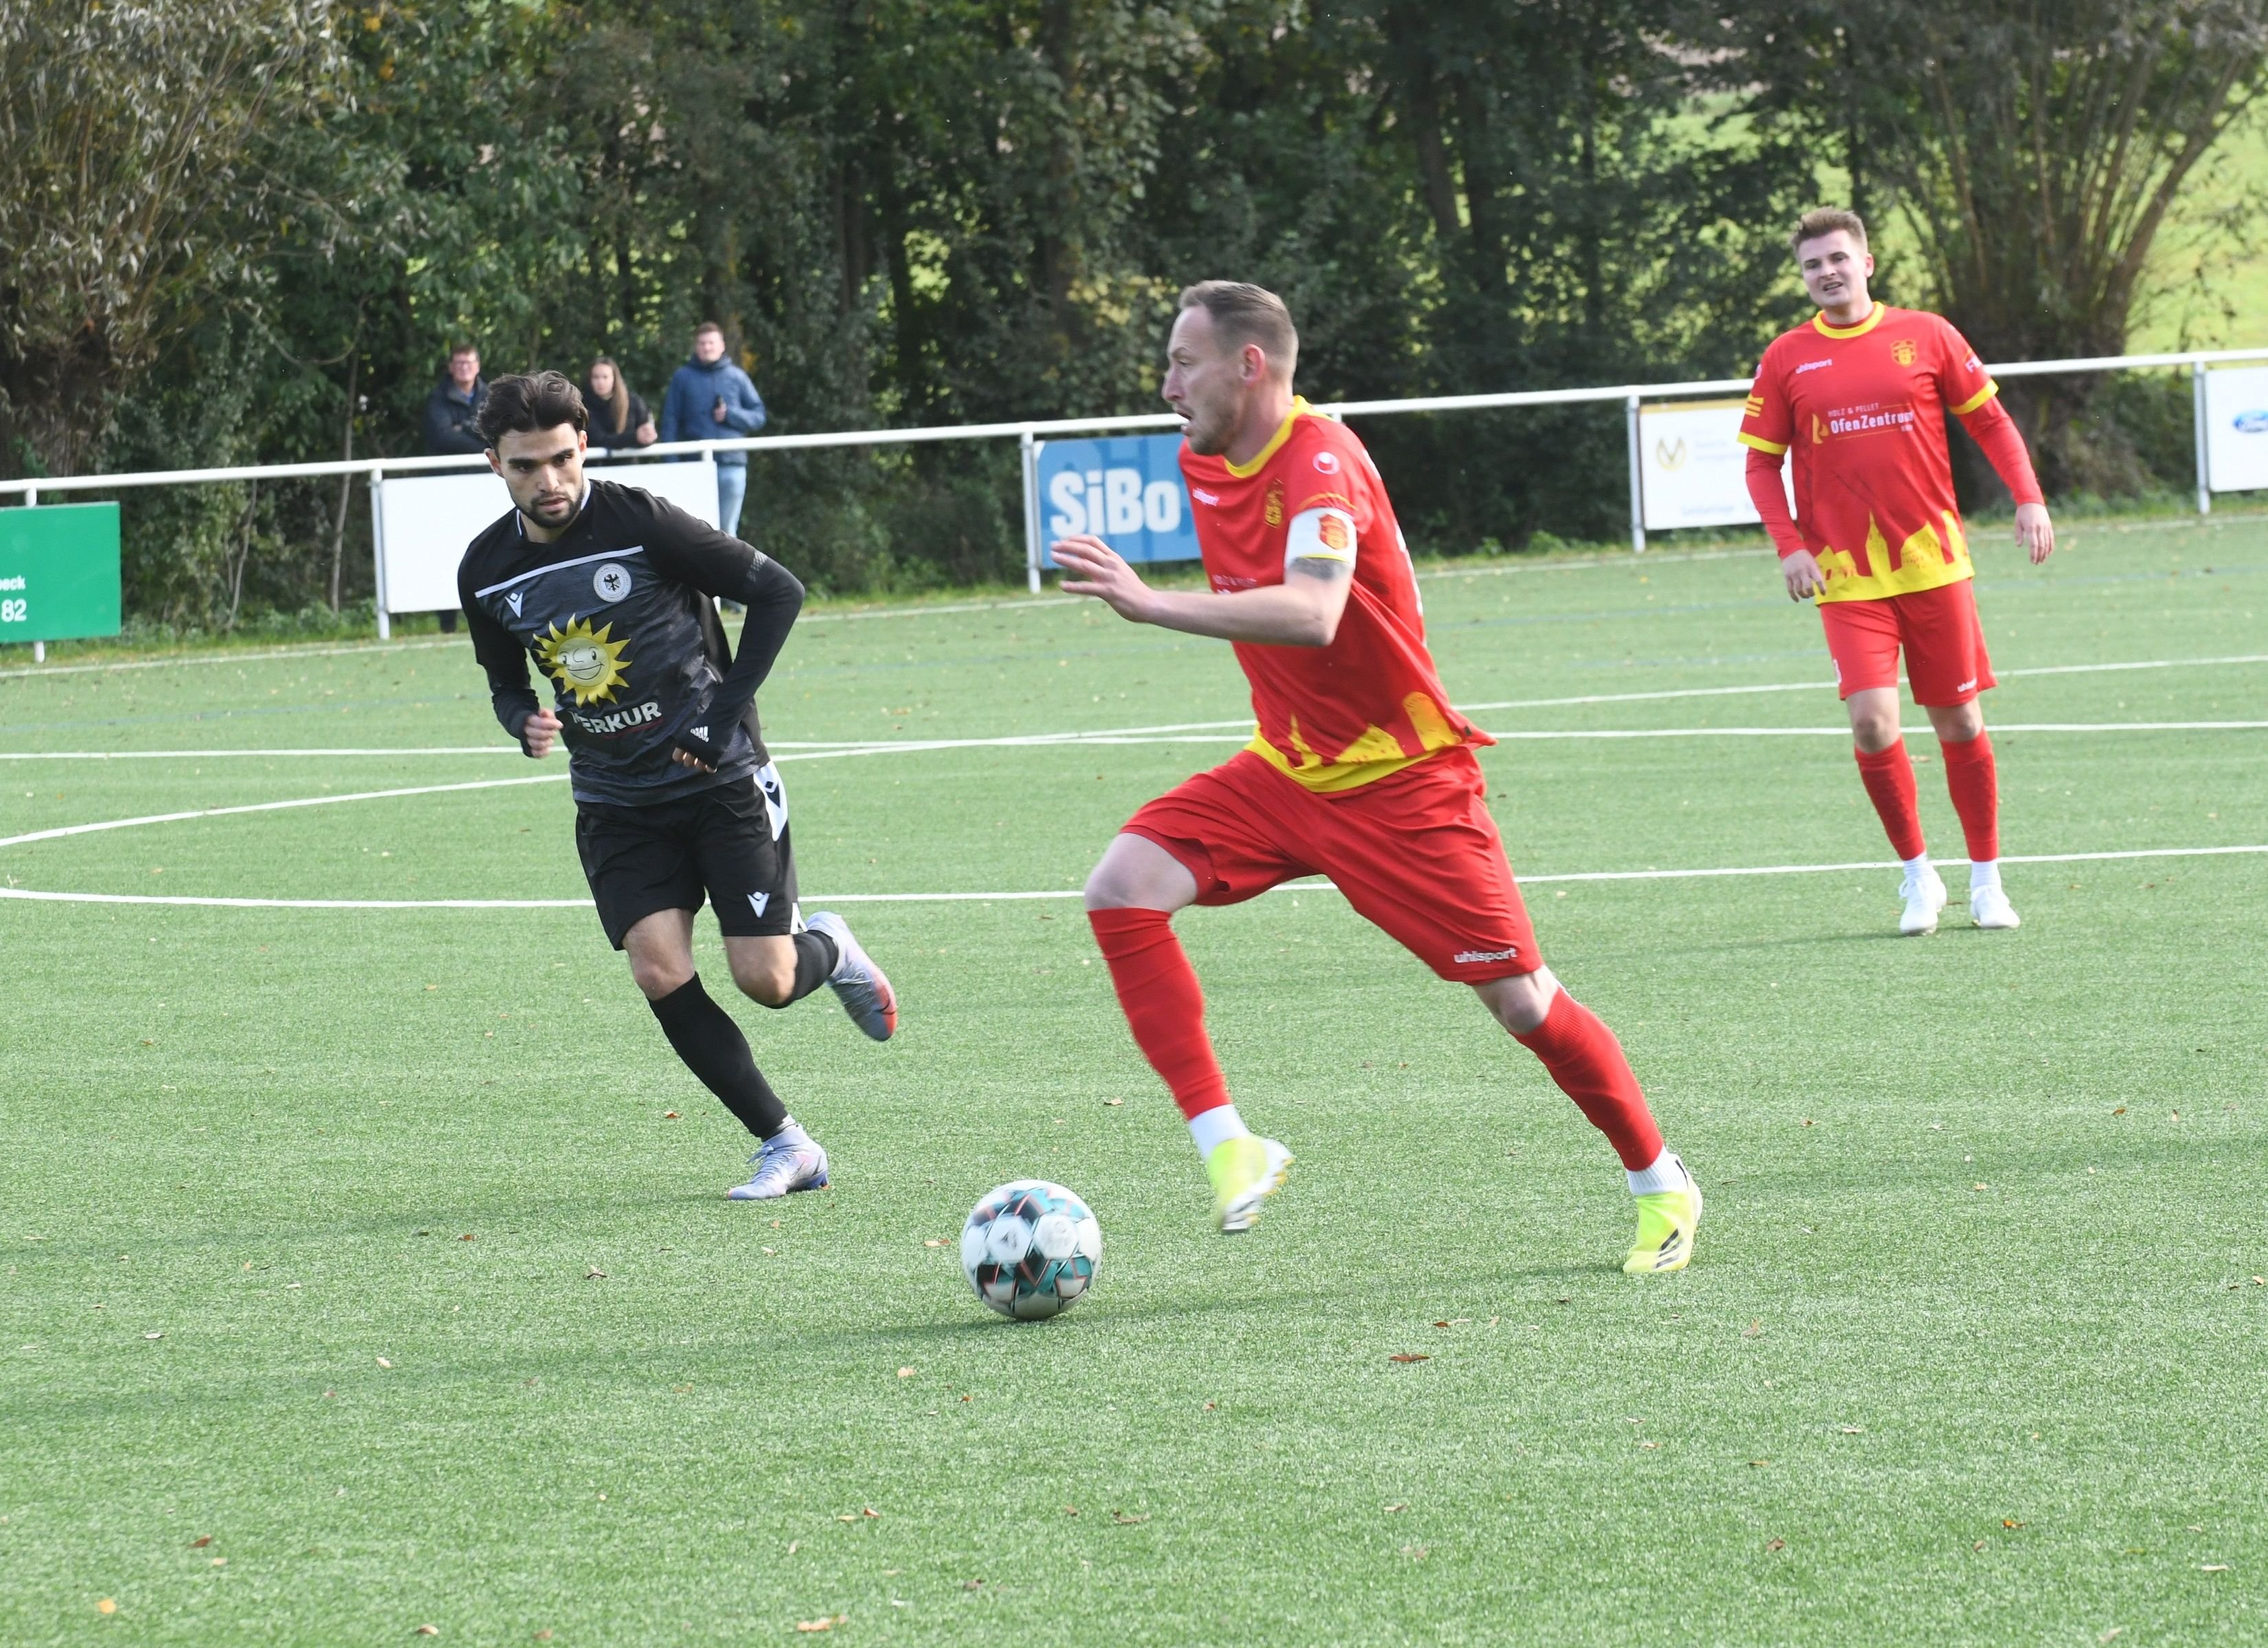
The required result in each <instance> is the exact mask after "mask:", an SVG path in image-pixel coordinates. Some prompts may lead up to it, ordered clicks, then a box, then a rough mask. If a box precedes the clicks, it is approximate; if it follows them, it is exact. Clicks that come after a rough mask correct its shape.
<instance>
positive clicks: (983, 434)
mask: <svg viewBox="0 0 2268 1648" xmlns="http://www.w3.org/2000/svg"><path fill="white" fill-rule="evenodd" d="M2242 361H2255V362H2268V348H2262V349H2213V350H2207V351H2191V352H2189V353H2180V354H2162V355H2106V356H2095V357H2086V358H2081V359H2074V360H2050V361H2014V362H2008V363H2005V364H1996V365H1993V366H1992V367H1990V368H1989V370H1990V371H1991V372H1992V374H1993V375H1994V376H1995V377H1998V378H2024V377H2045V376H2051V375H2054V374H2058V373H2076V372H2131V371H2144V370H2149V369H2153V368H2159V369H2162V368H2175V369H2183V368H2186V369H2187V370H2188V371H2189V372H2190V374H2191V383H2192V407H2193V414H2192V416H2193V417H2194V420H2195V425H2196V448H2197V506H2198V512H2199V513H2200V514H2203V513H2205V512H2208V511H2211V509H2212V507H2213V493H2214V492H2215V491H2241V490H2250V489H2256V488H2268V439H2264V441H2263V443H2262V453H2263V456H2262V459H2261V461H2260V462H2259V463H2258V464H2257V466H2256V465H2255V464H2253V463H2252V462H2250V461H2247V460H2245V459H2244V458H2243V457H2242V456H2241V455H2232V452H2231V450H2230V449H2229V447H2228V445H2227V443H2226V442H2225V441H2223V440H2220V439H2219V438H2216V437H2217V434H2218V430H2217V421H2227V420H2228V419H2230V418H2234V419H2236V420H2239V423H2238V427H2239V428H2240V429H2242V432H2243V433H2246V434H2256V433H2257V434H2260V435H2262V436H2264V437H2268V367H2264V368H2258V369H2256V370H2255V371H2251V372H2229V373H2223V372H2216V371H2214V370H2213V369H2214V368H2216V367H2222V366H2228V365H2231V364H2235V363H2237V362H2242ZM2223 377H2226V378H2227V379H2229V380H2230V382H2231V385H2232V387H2236V386H2237V385H2236V381H2235V380H2237V379H2243V380H2245V381H2244V383H2243V384H2242V389H2243V391H2244V393H2245V394H2250V395H2253V396H2254V398H2255V399H2256V400H2257V409H2255V408H2252V407H2250V406H2248V407H2244V408H2240V409H2239V410H2237V411H2236V412H2235V413H2230V412H2229V411H2228V408H2227V407H2226V406H2225V405H2223V404H2221V403H2222V402H2224V401H2228V398H2229V397H2228V396H2227V395H2220V394H2214V393H2213V379H2216V378H2223ZM1748 390H1749V379H1746V378H1717V379H1705V380H1700V381H1694V382H1684V383H1653V384H1615V385H1609V386H1598V387H1594V388H1587V389H1534V390H1521V391H1516V392H1513V393H1509V394H1463V395H1432V396H1427V397H1424V398H1422V399H1416V400H1403V401H1332V402H1328V403H1322V404H1319V405H1318V406H1317V407H1316V410H1317V411H1319V412H1322V413H1324V414H1326V415H1327V416H1332V417H1339V418H1345V417H1381V416H1391V415H1395V414H1401V413H1413V412H1479V411H1500V410H1506V409H1512V408H1522V407H1549V406H1580V405H1587V404H1594V403H1602V402H1612V401H1620V402H1622V404H1623V406H1624V412H1625V416H1626V418H1627V421H1628V429H1629V451H1630V495H1631V496H1630V505H1631V512H1630V519H1631V548H1632V549H1633V550H1638V551H1643V550H1644V549H1645V548H1646V480H1645V470H1646V465H1645V461H1644V460H1645V453H1644V450H1643V445H1642V438H1641V432H1640V425H1641V417H1642V412H1643V409H1644V408H1646V406H1647V405H1649V404H1650V403H1655V402H1666V401H1694V400H1698V399H1703V398H1705V397H1711V396H1726V395H1737V394H1746V393H1747V392H1748ZM2239 398H2240V399H2241V398H2242V397H2241V396H2240V397H2239ZM2245 419H2257V423H2256V424H2255V425H2254V426H2253V427H2251V428H2249V429H2244V428H2242V420H2245ZM1179 423H1180V420H1179V419H1177V418H1176V417H1175V416H1173V415H1172V414H1171V413H1158V414H1154V415H1150V416H1132V417H1096V418H1053V419H1039V420H1033V421H1030V422H1026V423H968V424H960V425H947V426H941V427H935V428H927V429H883V430H843V431H839V432H829V433H825V434H812V435H756V436H747V437H743V438H736V439H731V440H703V441H679V442H675V443H673V444H670V445H652V446H644V447H639V448H637V449H635V450H634V451H625V452H620V453H616V454H612V455H613V456H616V457H623V458H628V457H632V456H635V457H637V458H640V459H649V458H666V457H682V458H695V459H702V460H712V459H713V458H714V456H715V455H716V454H717V453H718V452H805V451H812V450H814V449H820V448H828V447H858V446H900V445H917V444H922V443H926V442H932V441H983V440H1013V441H1016V442H1017V443H1019V445H1020V446H1021V448H1022V450H1023V459H1024V488H1023V519H1024V563H1025V567H1026V571H1027V581H1028V583H1029V585H1030V587H1031V588H1032V589H1033V591H1035V592H1037V591H1038V589H1039V588H1040V566H1041V558H1040V550H1041V531H1040V518H1041V511H1040V509H1039V504H1038V499H1037V498H1036V497H1035V488H1034V484H1033V480H1034V475H1033V452H1034V447H1035V443H1037V442H1039V441H1041V440H1042V439H1044V438H1048V437H1049V436H1054V435H1069V434H1073V433H1079V434H1088V435H1092V434H1101V433H1108V432H1110V431H1112V430H1123V431H1127V432H1134V431H1138V430H1168V429H1173V428H1176V427H1178V425H1179ZM2216 455H2219V456H2220V460H2221V463H2220V467H2221V469H2222V470H2223V471H2224V472H2226V473H2224V474H2222V475H2218V476H2217V475H2216V473H2215V458H2216ZM484 461H485V460H482V458H480V457H477V456H466V457H454V456H452V457H439V458H355V459H349V460H333V461H328V462H322V463H303V464H269V465H253V466H247V467H241V468H226V469H166V470H153V471H145V472H141V473H136V474H130V475H69V476H62V477H55V478H49V479H42V480H24V481H5V482H0V497H9V496H15V497H21V498H22V499H23V500H24V502H25V503H26V504H38V503H39V501H40V497H42V496H44V495H47V494H51V493H59V492H61V493H69V492H90V491H114V490H120V489H126V488H132V487H152V486H199V485H207V484H211V483H214V482H230V481H282V480H290V479H293V478H297V477H306V476H317V475H362V476H364V477H365V478H366V479H368V480H369V481H371V482H383V480H384V479H385V478H386V477H388V476H409V475H423V474H429V473H433V472H446V471H452V470H465V469H477V468H480V467H482V466H483V464H484ZM372 550H373V555H375V556H376V557H378V558H379V562H380V564H379V569H378V572H379V585H380V587H381V588H382V587H383V586H384V579H385V569H384V565H383V558H384V556H385V554H386V546H385V542H384V537H383V533H382V531H381V532H380V533H379V535H378V539H377V541H376V542H375V543H374V544H373V546H372ZM379 608H380V610H379V626H380V631H381V633H383V632H384V630H385V627H386V623H387V614H386V612H385V603H384V602H383V601H381V602H380V603H379Z"/></svg>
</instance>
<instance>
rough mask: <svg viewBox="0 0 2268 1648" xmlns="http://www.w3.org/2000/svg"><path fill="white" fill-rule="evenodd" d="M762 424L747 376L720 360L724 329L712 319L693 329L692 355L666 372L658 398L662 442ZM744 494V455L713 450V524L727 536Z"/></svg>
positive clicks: (744, 431)
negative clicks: (666, 390)
mask: <svg viewBox="0 0 2268 1648" xmlns="http://www.w3.org/2000/svg"><path fill="white" fill-rule="evenodd" d="M763 426H764V401H763V397H762V395H760V394H757V393H756V386H755V384H754V383H752V382H750V381H749V379H748V374H747V373H746V372H742V371H741V370H740V368H739V367H738V366H735V365H734V364H733V363H732V362H730V361H728V360H726V359H725V329H724V328H723V327H720V326H718V324H717V323H716V322H715V321H714V320H703V322H702V323H701V324H700V325H699V326H698V327H696V328H694V333H693V358H692V359H691V360H689V361H687V362H686V363H685V364H684V365H682V366H680V367H679V368H678V369H677V370H676V372H674V373H672V374H671V376H670V379H669V393H668V394H666V395H664V396H663V397H662V402H661V438H662V439H663V440H665V441H696V440H725V439H730V438H732V437H733V436H736V435H753V434H755V432H756V431H757V430H760V429H762V428H763ZM747 492H748V454H747V453H746V452H718V454H717V525H718V526H720V527H722V528H723V529H724V531H725V534H726V535H727V536H738V535H739V533H740V503H741V500H742V499H743V498H745V497H747Z"/></svg>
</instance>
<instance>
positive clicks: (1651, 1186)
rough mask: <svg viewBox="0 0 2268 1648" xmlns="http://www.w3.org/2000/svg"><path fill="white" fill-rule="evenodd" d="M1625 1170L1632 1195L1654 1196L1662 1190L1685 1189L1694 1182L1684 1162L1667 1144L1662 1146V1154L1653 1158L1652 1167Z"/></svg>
mask: <svg viewBox="0 0 2268 1648" xmlns="http://www.w3.org/2000/svg"><path fill="white" fill-rule="evenodd" d="M1624 1174H1625V1176H1626V1177H1628V1179H1629V1180H1630V1188H1631V1195H1632V1196H1652V1195H1653V1194H1654V1193H1655V1192H1657V1191H1661V1190H1683V1188H1685V1187H1686V1186H1687V1185H1688V1184H1690V1183H1691V1182H1692V1181H1691V1179H1690V1176H1689V1175H1688V1174H1687V1173H1686V1171H1685V1164H1684V1162H1683V1161H1682V1160H1681V1159H1679V1158H1678V1156H1677V1154H1676V1153H1675V1151H1672V1150H1671V1149H1670V1148H1669V1146H1668V1145H1667V1144H1665V1145H1663V1146H1662V1147H1661V1155H1659V1156H1657V1157H1655V1158H1654V1159H1653V1166H1651V1167H1646V1168H1643V1169H1641V1170H1639V1171H1638V1172H1637V1173H1631V1172H1630V1171H1629V1170H1628V1169H1627V1168H1625V1169H1624Z"/></svg>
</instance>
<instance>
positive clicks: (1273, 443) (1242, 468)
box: [1220, 395, 1314, 481]
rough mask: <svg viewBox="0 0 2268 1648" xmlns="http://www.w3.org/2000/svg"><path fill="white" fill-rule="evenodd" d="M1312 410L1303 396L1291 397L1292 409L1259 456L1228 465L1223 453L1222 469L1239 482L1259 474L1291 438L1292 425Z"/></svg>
mask: <svg viewBox="0 0 2268 1648" xmlns="http://www.w3.org/2000/svg"><path fill="white" fill-rule="evenodd" d="M1312 411H1314V408H1313V407H1311V406H1309V405H1308V404H1307V397H1306V396H1305V395H1293V396H1292V409H1291V410H1290V411H1289V412H1286V413H1285V415H1284V421H1283V422H1282V423H1279V424H1278V425H1277V426H1276V432H1275V433H1274V434H1273V435H1270V437H1269V438H1268V444H1267V445H1265V446H1263V447H1262V448H1261V449H1260V452H1259V455H1258V456H1257V457H1256V458H1255V459H1253V460H1252V461H1251V462H1250V463H1230V462H1229V461H1228V458H1227V455H1226V453H1224V454H1222V457H1221V460H1220V461H1221V465H1222V467H1225V468H1226V470H1227V471H1228V473H1229V474H1230V475H1233V476H1235V477H1236V478H1237V479H1238V480H1239V481H1248V480H1250V479H1251V478H1252V477H1253V476H1254V475H1258V474H1259V473H1260V467H1261V465H1263V464H1264V463H1266V462H1267V461H1268V460H1270V458H1273V457H1274V456H1275V455H1276V454H1277V453H1278V452H1280V451H1282V450H1283V446H1284V443H1285V441H1287V440H1290V439H1291V438H1292V424H1294V423H1298V422H1299V421H1300V419H1301V418H1302V417H1305V416H1307V414H1308V413H1310V412H1312Z"/></svg>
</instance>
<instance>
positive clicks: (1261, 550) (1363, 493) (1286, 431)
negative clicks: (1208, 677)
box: [1182, 400, 1496, 791]
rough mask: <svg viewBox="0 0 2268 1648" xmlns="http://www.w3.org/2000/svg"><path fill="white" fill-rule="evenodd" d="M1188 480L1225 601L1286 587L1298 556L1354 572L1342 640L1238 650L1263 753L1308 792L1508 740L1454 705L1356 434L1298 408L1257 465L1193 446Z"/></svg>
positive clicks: (1185, 465)
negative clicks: (1438, 753)
mask: <svg viewBox="0 0 2268 1648" xmlns="http://www.w3.org/2000/svg"><path fill="white" fill-rule="evenodd" d="M1182 476H1183V478H1184V479H1186V480H1187V481H1188V482H1189V500H1190V503H1191V504H1192V505H1193V506H1194V508H1195V511H1196V516H1197V548H1198V550H1199V552H1200V553H1201V554H1202V555H1204V569H1205V573H1206V575H1207V576H1208V577H1209V578H1211V581H1212V587H1213V589H1214V591H1215V592H1217V593H1227V592H1232V591H1235V590H1247V589H1255V588H1258V587H1261V586H1263V585H1270V584H1281V583H1282V582H1283V581H1284V569H1285V564H1286V563H1287V562H1288V561H1290V560H1293V559H1307V560H1339V561H1346V562H1351V563H1352V565H1353V580H1354V587H1353V588H1352V590H1351V591H1350V592H1349V593H1348V596H1347V604H1346V612H1345V614H1344V616H1343V617H1342V618H1341V619H1340V620H1339V628H1338V634H1337V636H1336V637H1335V638H1334V639H1333V640H1332V642H1331V644H1330V645H1329V646H1326V647H1303V646H1268V645H1261V644H1255V643H1251V642H1244V641H1240V642H1237V643H1235V647H1236V661H1237V662H1238V663H1239V664H1241V665H1242V666H1244V673H1245V678H1246V679H1247V680H1248V681H1250V682H1251V683H1252V713H1253V717H1254V718H1255V720H1256V722H1257V723H1258V726H1257V728H1256V732H1254V735H1253V739H1252V742H1251V744H1250V745H1248V748H1249V749H1250V750H1251V751H1252V752H1253V754H1256V755H1258V756H1260V757H1262V758H1263V760H1265V761H1269V762H1270V764H1271V765H1273V766H1275V767H1276V768H1277V769H1278V770H1280V771H1282V772H1285V773H1286V774H1289V775H1290V776H1292V778H1294V779H1296V780H1297V781H1298V782H1299V783H1300V784H1304V785H1306V786H1307V788H1308V789H1310V790H1322V791H1329V790H1347V789H1351V788H1353V787H1354V786H1355V785H1357V784H1368V783H1370V782H1371V781H1373V779H1378V778H1383V777H1384V776H1386V775H1387V774H1388V773H1390V772H1395V771H1398V770H1399V769H1402V768H1404V767H1407V766H1409V765H1410V763H1411V762H1412V761H1423V760H1424V759H1425V757H1426V756H1428V755H1430V754H1432V753H1433V752H1434V751H1435V750H1440V749H1447V748H1450V747H1454V746H1457V745H1472V744H1492V743H1494V742H1495V741H1496V740H1495V739H1491V738H1490V737H1489V735H1488V734H1487V733H1485V732H1482V731H1481V730H1480V729H1479V728H1478V727H1476V726H1474V725H1472V723H1470V722H1469V721H1468V720H1466V719H1465V718H1464V717H1462V716H1461V715H1459V714H1458V713H1457V712H1456V710H1454V709H1453V708H1451V707H1450V703H1449V695H1448V693H1447V689H1446V688H1443V687H1442V685H1441V678H1440V674H1439V673H1438V672H1436V670H1435V669H1434V667H1433V656H1432V653H1430V652H1429V651H1426V650H1425V614H1424V612H1423V610H1422V609H1421V608H1420V607H1419V605H1418V580H1417V576H1416V574H1415V572H1414V571H1413V570H1412V569H1411V567H1410V551H1409V548H1408V546H1407V545H1406V544H1404V543H1403V540H1402V528H1401V527H1400V526H1398V525H1396V524H1395V519H1394V505H1393V504H1390V503H1388V501H1387V497H1386V483H1385V482H1383V481H1381V480H1380V479H1379V475H1378V471H1377V469H1376V468H1375V467H1373V465H1372V463H1371V461H1370V454H1369V453H1368V452H1366V451H1364V450H1363V445H1362V443H1361V442H1360V441H1359V440H1357V439H1356V438H1354V436H1353V435H1352V434H1351V433H1349V432H1348V431H1347V430H1345V429H1344V428H1343V427H1342V426H1341V425H1339V424H1337V423H1334V422H1332V421H1331V420H1330V419H1329V418H1327V417H1323V416H1320V415H1319V414H1317V413H1316V412H1315V411H1314V408H1311V407H1309V406H1308V404H1307V402H1306V401H1304V400H1295V401H1292V411H1291V414H1290V416H1287V417H1286V418H1285V420H1284V423H1283V427H1282V428H1280V429H1278V430H1277V431H1276V433H1275V435H1274V437H1273V438H1271V439H1270V441H1269V443H1268V445H1266V446H1265V447H1263V448H1262V449H1261V452H1260V454H1259V455H1258V456H1257V457H1256V458H1255V459H1253V460H1252V461H1251V462H1250V463H1245V464H1232V463H1230V462H1229V461H1228V460H1226V458H1221V457H1201V456H1199V455H1198V454H1197V453H1196V452H1191V451H1190V450H1189V445H1188V443H1187V442H1183V443H1182Z"/></svg>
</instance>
